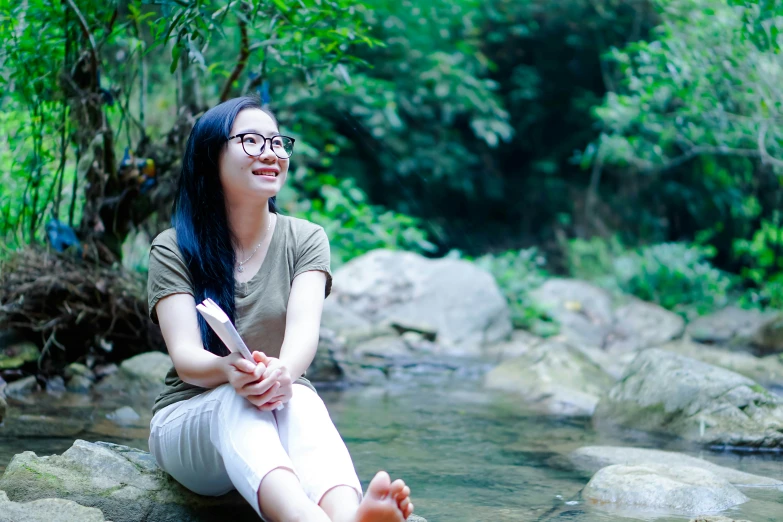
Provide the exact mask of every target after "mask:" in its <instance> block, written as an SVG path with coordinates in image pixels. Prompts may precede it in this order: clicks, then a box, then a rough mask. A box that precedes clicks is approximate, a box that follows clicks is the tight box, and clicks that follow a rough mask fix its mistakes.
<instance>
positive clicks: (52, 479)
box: [21, 464, 63, 487]
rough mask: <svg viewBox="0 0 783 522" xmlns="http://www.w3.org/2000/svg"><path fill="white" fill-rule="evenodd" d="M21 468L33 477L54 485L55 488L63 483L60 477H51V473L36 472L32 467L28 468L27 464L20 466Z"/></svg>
mask: <svg viewBox="0 0 783 522" xmlns="http://www.w3.org/2000/svg"><path fill="white" fill-rule="evenodd" d="M21 466H22V468H24V469H25V470H26V471H29V472H30V473H32V474H33V475H35V476H37V477H40V478H42V479H44V480H46V481H47V482H49V483H51V484H52V485H54V486H57V487H59V486H61V485H62V482H63V481H62V479H61V478H60V477H58V476H57V475H52V474H51V473H45V472H43V471H38V470H37V469H35V468H32V467H30V466H28V465H27V464H22V465H21Z"/></svg>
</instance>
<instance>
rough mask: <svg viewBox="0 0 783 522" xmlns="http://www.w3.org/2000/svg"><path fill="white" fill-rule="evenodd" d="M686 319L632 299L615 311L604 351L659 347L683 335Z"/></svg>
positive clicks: (627, 350)
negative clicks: (612, 326)
mask: <svg viewBox="0 0 783 522" xmlns="http://www.w3.org/2000/svg"><path fill="white" fill-rule="evenodd" d="M684 331H685V320H684V319H683V318H682V317H680V316H679V315H677V314H675V313H672V312H670V311H668V310H666V309H665V308H662V307H660V306H658V305H656V304H653V303H646V302H644V301H640V300H639V299H631V300H630V302H629V303H627V304H625V305H623V306H621V307H620V308H618V309H617V310H616V311H615V313H614V328H613V329H612V332H611V333H610V334H609V336H608V338H607V343H606V351H608V352H610V353H616V352H631V351H637V350H640V349H643V348H650V347H653V346H658V345H661V344H663V343H666V342H668V341H671V340H672V339H677V338H678V337H680V336H682V334H683V332H684Z"/></svg>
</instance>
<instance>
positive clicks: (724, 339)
mask: <svg viewBox="0 0 783 522" xmlns="http://www.w3.org/2000/svg"><path fill="white" fill-rule="evenodd" d="M774 315H775V314H774V313H773V314H770V313H765V312H761V311H759V310H743V309H742V308H737V307H735V306H727V307H726V308H723V309H722V310H720V311H718V312H715V313H714V314H709V315H704V316H701V317H698V318H696V319H694V320H693V321H692V322H691V323H690V324H689V325H688V328H687V333H688V335H689V336H690V337H691V339H693V340H694V341H697V342H701V343H711V344H725V345H739V344H745V343H747V342H748V341H749V340H750V339H752V338H753V337H754V336H755V335H756V331H757V330H758V329H759V328H760V327H761V326H762V325H763V324H764V323H765V322H766V321H768V320H769V319H770V318H771V317H774Z"/></svg>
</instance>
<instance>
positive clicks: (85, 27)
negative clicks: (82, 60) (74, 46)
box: [65, 0, 98, 72]
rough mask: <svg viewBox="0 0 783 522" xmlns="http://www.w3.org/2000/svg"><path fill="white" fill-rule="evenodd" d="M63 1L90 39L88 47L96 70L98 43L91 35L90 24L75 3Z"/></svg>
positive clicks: (70, 0) (68, 0) (69, 0)
mask: <svg viewBox="0 0 783 522" xmlns="http://www.w3.org/2000/svg"><path fill="white" fill-rule="evenodd" d="M65 2H66V3H67V4H68V6H69V7H70V8H71V9H72V10H73V12H74V13H75V14H76V18H78V19H79V25H81V26H82V32H84V35H85V36H86V37H87V39H88V40H89V41H90V49H91V50H92V65H93V72H95V71H97V70H98V45H97V44H96V43H95V37H94V36H93V35H92V32H90V26H89V25H87V20H85V19H84V15H82V12H81V11H79V8H78V7H77V6H76V4H74V3H73V0H65Z"/></svg>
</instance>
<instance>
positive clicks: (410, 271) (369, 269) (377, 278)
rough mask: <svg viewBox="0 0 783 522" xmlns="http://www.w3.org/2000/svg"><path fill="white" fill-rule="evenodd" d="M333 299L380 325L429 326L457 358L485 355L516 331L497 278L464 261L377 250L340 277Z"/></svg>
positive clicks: (336, 276)
mask: <svg viewBox="0 0 783 522" xmlns="http://www.w3.org/2000/svg"><path fill="white" fill-rule="evenodd" d="M332 298H333V299H334V300H335V301H337V303H338V304H339V305H340V306H342V307H344V308H346V309H348V310H350V311H351V312H353V314H355V315H357V316H359V317H361V318H362V319H364V320H366V321H368V322H370V323H372V324H374V325H378V324H381V325H383V324H388V325H391V324H402V325H406V324H416V325H426V327H427V329H429V330H431V331H433V332H435V336H436V338H437V342H438V344H439V345H440V346H441V347H443V349H444V350H448V352H449V353H452V354H454V355H480V354H481V353H482V348H483V347H484V346H486V345H489V344H493V343H497V342H499V341H502V340H504V339H507V338H508V337H509V335H510V334H511V329H512V328H511V315H510V311H509V308H508V303H507V302H506V299H505V298H504V297H503V294H502V293H501V292H500V289H499V288H498V286H497V283H496V282H495V279H494V278H493V277H492V275H490V274H489V273H488V272H486V271H484V270H482V269H480V268H479V267H477V266H475V265H474V264H472V263H469V262H467V261H463V260H459V259H445V258H444V259H428V258H425V257H423V256H420V255H418V254H414V253H411V252H397V251H390V250H374V251H372V252H369V253H367V254H365V255H363V256H360V257H358V258H356V259H353V260H352V261H350V262H348V263H346V264H345V265H344V266H343V267H341V268H340V269H339V270H337V271H336V272H335V274H334V284H333V286H332ZM330 321H331V320H330Z"/></svg>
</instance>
